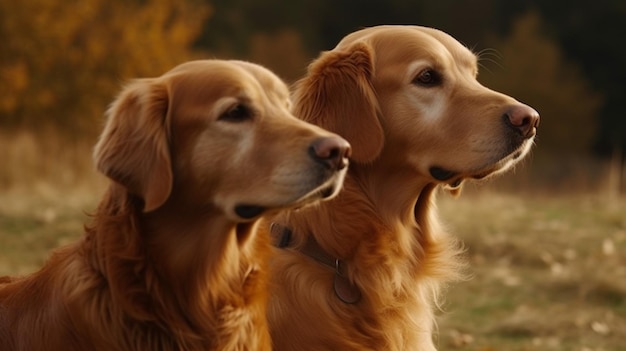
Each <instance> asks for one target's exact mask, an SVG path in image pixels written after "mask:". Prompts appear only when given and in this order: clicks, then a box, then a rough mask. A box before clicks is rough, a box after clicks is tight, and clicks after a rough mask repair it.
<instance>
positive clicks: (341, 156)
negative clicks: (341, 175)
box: [309, 137, 351, 170]
mask: <svg viewBox="0 0 626 351" xmlns="http://www.w3.org/2000/svg"><path fill="white" fill-rule="evenodd" d="M350 152H351V149H350V144H349V143H348V142H347V141H346V140H344V139H342V138H339V137H326V138H320V139H316V140H315V141H313V143H311V146H310V147H309V154H310V155H311V157H312V158H313V159H314V160H315V161H317V162H320V163H323V164H324V165H326V166H327V167H329V168H330V169H333V170H342V169H344V168H346V166H348V157H350Z"/></svg>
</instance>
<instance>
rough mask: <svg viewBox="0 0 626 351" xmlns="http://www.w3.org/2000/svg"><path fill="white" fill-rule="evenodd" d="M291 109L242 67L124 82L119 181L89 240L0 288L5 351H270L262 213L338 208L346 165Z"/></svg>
mask: <svg viewBox="0 0 626 351" xmlns="http://www.w3.org/2000/svg"><path fill="white" fill-rule="evenodd" d="M289 104H290V102H289V92H288V89H287V87H286V86H285V85H284V83H283V82H282V81H280V80H279V79H278V78H277V77H276V76H274V75H273V74H272V73H271V72H269V71H268V70H266V69H264V68H262V67H260V66H257V65H254V64H250V63H246V62H240V61H219V60H207V61H194V62H188V63H185V64H182V65H180V66H178V67H176V68H174V69H173V70H171V71H170V72H168V73H166V74H164V75H163V76H161V77H157V78H151V79H141V80H136V81H134V82H132V83H131V84H129V85H128V86H127V87H126V88H125V89H124V90H123V91H122V93H121V94H120V95H119V97H118V98H117V99H116V100H115V102H114V103H113V104H112V106H111V108H110V110H109V112H108V119H107V124H106V126H105V128H104V131H103V133H102V135H101V137H100V140H99V142H98V144H97V146H96V148H95V153H94V156H95V162H96V165H97V168H98V169H99V170H100V171H101V172H102V173H104V174H105V175H106V176H107V177H109V178H110V179H111V182H110V185H109V187H108V190H107V191H106V193H105V194H104V197H103V199H102V200H101V202H100V204H99V206H98V208H97V210H96V211H95V213H94V214H93V220H92V222H91V223H90V224H89V225H88V226H86V232H85V235H84V237H83V238H82V239H81V240H79V241H78V242H76V243H74V244H71V245H69V246H66V247H62V248H60V249H58V250H57V251H55V252H54V253H53V254H52V256H51V257H50V259H49V260H48V261H47V263H46V264H45V266H44V267H43V268H42V269H41V270H39V271H37V272H35V273H33V274H31V275H29V276H26V277H20V278H8V277H3V278H0V349H2V350H12V351H38V350H41V351H43V350H46V351H61V350H62V351H68V350H69V351H84V350H98V351H99V350H117V351H121V350H144V351H148V350H161V351H166V350H176V351H181V350H220V351H223V350H255V351H257V350H269V349H270V348H271V345H270V338H269V333H268V329H267V325H266V318H265V314H266V299H267V289H266V280H267V278H266V277H267V267H266V266H267V259H268V254H269V238H268V233H267V232H265V231H263V230H261V231H258V230H257V229H258V227H259V225H258V222H259V215H261V214H262V213H266V212H267V213H272V212H275V211H277V210H279V209H283V208H287V207H291V206H302V205H305V204H307V203H311V202H314V201H317V200H319V199H321V198H323V197H327V198H328V197H332V196H333V195H334V194H335V193H336V192H337V190H338V188H339V187H340V185H341V182H342V179H343V176H344V174H345V167H346V165H347V158H346V157H347V155H348V153H349V145H348V143H347V142H346V141H345V140H343V139H341V138H339V137H338V136H336V135H334V134H331V133H328V132H326V131H324V130H322V129H320V128H318V127H315V126H313V125H310V124H307V123H305V122H302V121H300V120H298V119H296V118H294V116H293V115H292V114H291V113H290V112H289V110H288V108H289Z"/></svg>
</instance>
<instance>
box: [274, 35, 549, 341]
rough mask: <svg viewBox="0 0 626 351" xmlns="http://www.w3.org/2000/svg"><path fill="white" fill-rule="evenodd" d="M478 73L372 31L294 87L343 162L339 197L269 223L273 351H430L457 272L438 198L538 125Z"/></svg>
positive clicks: (455, 53) (459, 51) (512, 156)
mask: <svg viewBox="0 0 626 351" xmlns="http://www.w3.org/2000/svg"><path fill="white" fill-rule="evenodd" d="M477 74H478V64H477V57H476V55H474V54H473V53H472V52H471V51H470V50H468V49H467V48H466V47H464V46H463V45H461V44H460V43H459V42H458V41H456V40H455V39H454V38H452V37H451V36H449V35H447V34H446V33H443V32H441V31H438V30H435V29H430V28H424V27H418V26H379V27H372V28H366V29H363V30H360V31H357V32H355V33H352V34H350V35H348V36H346V37H345V38H344V39H343V40H341V42H340V43H339V44H338V45H337V46H336V47H335V48H334V49H333V50H331V51H328V52H324V53H322V54H321V55H320V57H319V58H317V59H316V60H315V61H314V62H313V63H312V64H311V65H310V67H309V71H308V74H307V75H306V76H305V77H304V78H303V79H301V80H300V81H299V82H298V83H297V84H296V86H295V91H294V104H295V114H296V115H298V116H300V117H302V118H304V119H305V120H306V121H308V122H312V123H315V124H317V125H319V126H322V127H323V128H326V129H328V130H330V131H333V132H336V133H338V134H340V135H342V136H343V137H345V138H346V139H347V140H348V141H349V142H350V143H351V145H352V148H353V150H352V158H351V163H350V169H349V171H348V176H347V177H346V181H345V186H344V190H343V191H342V192H341V193H340V194H339V196H337V197H336V198H334V199H333V200H331V201H329V202H324V203H322V204H320V206H317V207H315V208H305V209H302V210H299V211H290V212H289V213H285V214H281V215H279V216H278V217H277V218H275V219H274V224H273V226H272V232H273V234H274V236H275V237H276V239H277V242H278V243H277V246H278V247H279V248H278V249H276V257H275V258H273V260H272V265H271V269H270V272H271V279H272V282H271V285H270V288H271V293H270V304H269V308H268V316H269V323H270V329H271V335H272V338H273V342H274V345H275V349H276V350H298V351H305V350H315V351H320V350H333V351H337V350H341V351H347V350H376V351H380V350H385V351H406V350H417V351H432V350H435V349H436V347H435V342H434V341H433V336H432V333H433V329H434V321H433V320H434V309H435V308H436V306H437V304H438V295H439V290H440V288H441V286H442V284H444V283H445V282H449V281H451V280H453V279H455V278H457V277H458V275H459V270H460V265H461V264H462V263H460V261H462V260H460V259H459V252H460V251H461V250H460V248H459V245H458V243H457V242H456V241H455V240H453V239H452V237H450V236H448V235H447V234H446V232H445V230H444V229H443V228H442V226H441V225H440V222H439V220H438V218H437V214H436V208H435V206H434V201H435V193H436V192H437V189H438V188H439V187H440V186H445V187H450V188H452V189H458V187H459V186H460V185H461V183H462V182H463V181H464V180H466V179H474V178H485V177H487V176H489V175H492V174H494V173H499V172H503V171H505V170H507V169H509V168H510V167H511V166H512V165H513V164H515V163H516V162H517V161H519V160H521V159H522V158H523V157H524V156H525V155H526V154H527V153H528V151H529V149H530V148H531V145H532V144H533V139H534V136H535V133H536V128H537V125H538V122H539V115H538V114H537V112H536V111H535V110H534V109H532V108H530V107H529V106H527V105H524V104H522V103H520V102H518V101H516V100H515V99H513V98H512V97H509V96H506V95H504V94H501V93H499V92H496V91H493V90H490V89H488V88H486V87H484V86H483V85H481V84H480V83H479V82H478V81H477V79H476V77H477Z"/></svg>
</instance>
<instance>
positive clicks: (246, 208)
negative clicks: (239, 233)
mask: <svg viewBox="0 0 626 351" xmlns="http://www.w3.org/2000/svg"><path fill="white" fill-rule="evenodd" d="M344 177H345V172H341V173H338V175H337V176H335V177H331V178H330V179H328V180H327V181H326V182H324V183H322V184H321V185H320V186H318V187H316V188H315V189H313V190H311V191H309V192H307V193H306V194H304V195H302V196H300V197H298V198H297V199H294V200H292V201H289V202H287V203H284V204H277V205H272V206H267V205H265V206H264V205H260V204H247V203H241V204H237V205H235V208H234V212H235V214H236V215H237V216H238V217H239V218H241V219H242V220H244V221H249V220H252V219H254V218H256V217H259V216H261V215H262V214H264V213H265V212H267V211H270V210H280V209H285V208H294V209H298V208H302V207H304V206H307V205H309V204H312V203H315V202H317V201H320V200H329V199H331V198H333V197H335V196H336V195H337V194H338V193H339V190H340V189H341V186H342V184H343V179H344Z"/></svg>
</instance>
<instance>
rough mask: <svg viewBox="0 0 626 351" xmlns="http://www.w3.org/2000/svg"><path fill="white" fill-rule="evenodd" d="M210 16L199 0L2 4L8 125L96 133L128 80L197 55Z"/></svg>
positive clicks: (2, 98) (2, 92)
mask: <svg viewBox="0 0 626 351" xmlns="http://www.w3.org/2000/svg"><path fill="white" fill-rule="evenodd" d="M209 13H210V8H209V7H208V6H207V5H206V4H204V3H198V2H193V0H188V1H175V0H146V1H106V0H86V1H53V0H29V1H2V2H0V37H2V38H3V40H2V41H0V79H1V81H2V82H3V83H2V85H0V127H25V128H29V129H39V128H47V127H53V128H55V129H60V130H63V131H67V132H89V131H93V130H94V129H95V128H94V127H99V124H98V123H96V121H100V116H101V115H102V112H103V110H104V109H105V108H106V105H107V103H108V102H109V101H111V99H112V98H113V96H114V94H115V92H116V91H117V90H118V89H119V88H120V85H121V84H122V82H123V81H125V80H126V79H130V78H135V77H142V76H154V75H158V74H161V73H163V72H164V71H165V70H167V69H169V68H171V67H172V66H174V65H176V64H178V63H180V62H182V61H184V60H187V59H190V58H192V57H193V56H194V52H192V51H191V49H190V46H191V45H192V43H193V41H194V40H195V39H196V37H197V36H198V35H199V33H200V31H201V29H202V25H203V23H204V20H205V19H206V18H207V16H208V15H209Z"/></svg>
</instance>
